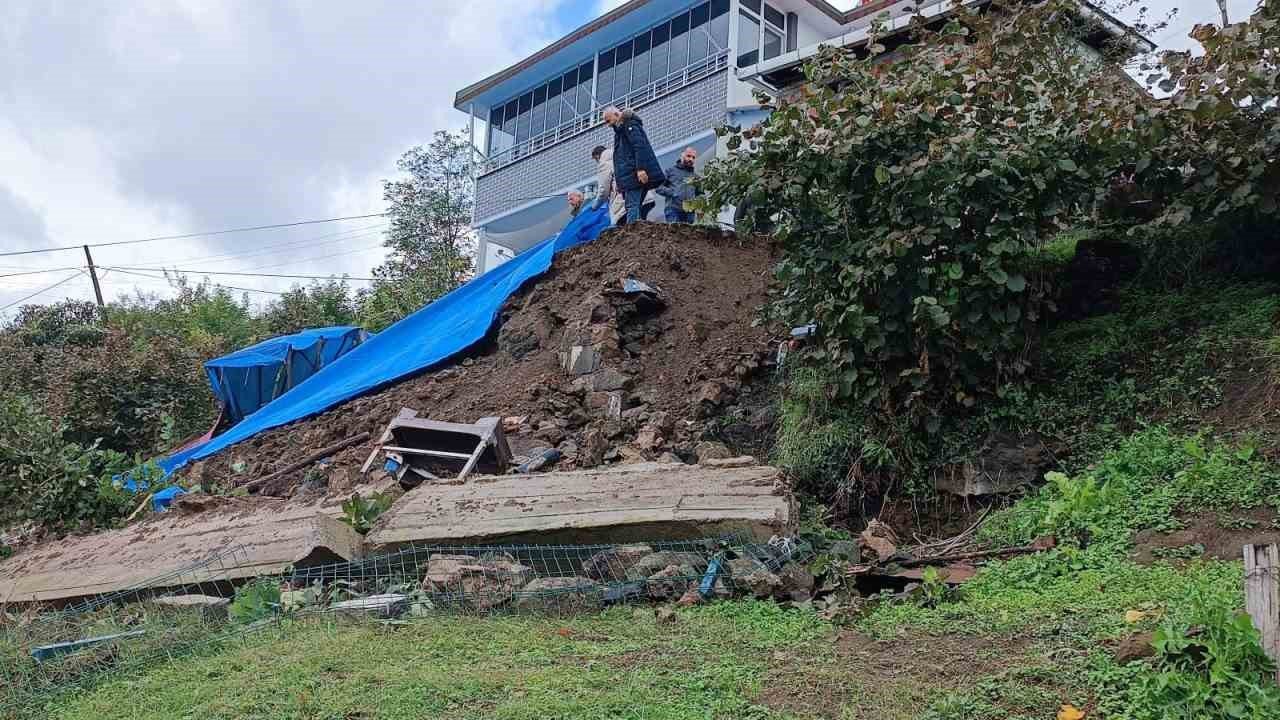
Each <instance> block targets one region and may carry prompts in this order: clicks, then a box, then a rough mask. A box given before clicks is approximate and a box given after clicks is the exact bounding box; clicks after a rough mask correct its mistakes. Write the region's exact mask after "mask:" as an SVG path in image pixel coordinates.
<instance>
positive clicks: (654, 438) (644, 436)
mask: <svg viewBox="0 0 1280 720" xmlns="http://www.w3.org/2000/svg"><path fill="white" fill-rule="evenodd" d="M664 444H666V439H665V438H663V437H662V433H661V432H660V431H659V430H658V429H657V428H655V427H652V426H650V425H646V426H645V427H643V428H641V429H640V432H638V433H636V447H637V448H639V449H640V450H642V451H644V452H653V451H654V450H657V449H659V448H661V447H662V446H663V445H664Z"/></svg>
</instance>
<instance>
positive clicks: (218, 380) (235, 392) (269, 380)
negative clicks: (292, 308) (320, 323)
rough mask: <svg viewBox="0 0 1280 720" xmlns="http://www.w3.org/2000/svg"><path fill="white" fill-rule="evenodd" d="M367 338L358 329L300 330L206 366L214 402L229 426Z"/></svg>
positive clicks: (364, 333) (221, 358)
mask: <svg viewBox="0 0 1280 720" xmlns="http://www.w3.org/2000/svg"><path fill="white" fill-rule="evenodd" d="M366 338H368V334H367V333H366V332H365V331H364V330H361V329H360V328H358V327H329V328H317V329H314V330H303V331H302V332H300V333H296V334H294V335H285V336H282V337H276V338H271V339H270V340H264V341H262V342H260V343H258V344H257V345H251V346H249V347H247V348H244V349H243V350H238V351H236V352H233V353H231V354H230V355H227V356H225V357H220V358H218V359H216V360H210V361H209V362H207V363H205V364H204V369H205V372H207V373H208V374H209V386H210V387H212V388H213V395H214V397H216V398H218V401H219V402H221V403H222V405H223V407H224V408H226V410H225V413H226V416H227V418H228V419H230V420H231V422H233V423H238V422H240V421H241V420H243V419H244V418H246V417H248V416H249V415H252V414H253V413H255V412H257V411H258V409H259V408H261V407H263V406H264V405H266V404H268V403H270V402H271V401H272V400H275V399H276V398H278V397H280V396H281V395H283V394H285V393H286V392H288V391H289V390H291V389H293V388H294V387H296V386H297V385H299V384H301V383H302V382H303V381H305V380H306V379H307V378H309V377H311V376H312V375H315V374H316V373H317V372H319V371H320V370H321V369H322V368H324V367H325V366H326V365H328V364H330V363H332V362H333V361H335V360H337V359H338V358H340V357H342V356H343V355H346V354H347V353H349V352H351V351H352V350H355V349H356V348H357V347H359V346H360V345H361V343H363V342H364V341H365V339H366Z"/></svg>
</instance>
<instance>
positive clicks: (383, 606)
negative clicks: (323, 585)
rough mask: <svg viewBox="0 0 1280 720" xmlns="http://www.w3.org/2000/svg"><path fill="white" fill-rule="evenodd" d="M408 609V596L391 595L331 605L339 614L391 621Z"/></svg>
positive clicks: (372, 596) (374, 596)
mask: <svg viewBox="0 0 1280 720" xmlns="http://www.w3.org/2000/svg"><path fill="white" fill-rule="evenodd" d="M408 607H409V596H408V595H400V594H397V593H389V594H386V595H369V596H367V597H362V598H356V599H355V600H344V601H343V602H338V603H334V604H332V605H330V606H329V609H330V610H331V611H333V612H338V613H350V614H354V615H371V616H373V617H378V618H384V619H391V618H394V617H399V616H400V615H403V614H404V611H405V610H407V609H408Z"/></svg>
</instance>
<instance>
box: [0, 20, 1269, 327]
mask: <svg viewBox="0 0 1280 720" xmlns="http://www.w3.org/2000/svg"><path fill="white" fill-rule="evenodd" d="M623 1H624V0H448V1H446V0H419V1H418V2H403V1H402V0H362V1H361V2H351V1H350V0H345V1H342V2H339V1H337V0H309V1H304V0H3V2H0V252H4V251H12V250H20V249H33V248H44V247H52V246H62V245H74V244H81V243H95V242H110V241H117V240H130V239H136V238H144V237H154V236H158V235H171V234H173V235H176V234H183V233H190V232H201V231H207V230H216V229H222V228H231V227H239V226H250V225H260V224H272V223H283V222H290V221H294V220H303V219H311V218H326V217H336V216H342V215H362V214H367V213H376V212H381V211H383V210H384V209H385V208H384V206H383V204H382V200H381V180H382V179H384V178H388V177H392V176H393V175H394V172H395V160H396V158H397V157H398V156H399V155H400V153H402V152H403V151H404V150H405V149H407V148H408V147H410V146H412V145H414V144H417V143H422V142H427V141H429V139H430V137H431V135H432V133H434V132H435V131H436V130H441V129H457V128H459V127H462V126H463V125H464V124H465V122H466V118H465V116H464V115H463V114H462V113H458V112H456V111H454V110H453V108H452V98H453V94H454V93H455V92H456V91H457V90H458V89H459V88H460V87H462V86H465V85H467V84H470V83H472V82H474V81H476V80H478V79H480V78H482V77H484V76H486V75H488V74H490V73H492V72H495V71H497V70H499V69H501V68H503V67H505V66H507V65H509V64H510V63H512V62H514V61H516V60H518V59H519V58H521V57H523V56H525V55H527V54H529V53H530V52H532V51H534V50H536V49H538V48H540V47H542V46H543V45H545V44H547V43H548V42H551V41H552V40H554V39H555V38H557V37H558V36H560V35H562V34H564V33H565V32H567V31H568V30H570V29H572V28H573V27H576V26H578V25H580V24H582V23H583V22H585V21H587V20H589V19H590V18H591V17H592V16H593V15H595V14H597V13H599V12H600V11H602V10H603V9H607V8H609V7H613V6H616V5H619V4H622V2H623ZM835 4H837V5H842V6H850V5H853V4H856V3H855V2H854V0H843V2H836V3H835ZM1146 4H1147V5H1149V6H1150V7H1151V8H1152V9H1153V10H1154V11H1162V10H1165V9H1167V8H1170V7H1178V8H1180V9H1181V13H1180V15H1179V18H1178V19H1177V20H1175V21H1174V23H1173V25H1172V26H1170V28H1169V29H1168V30H1167V31H1165V33H1164V34H1165V35H1166V36H1165V37H1163V38H1158V39H1160V40H1161V41H1162V44H1163V45H1165V46H1175V47H1176V46H1182V45H1185V44H1187V43H1189V41H1187V40H1186V39H1185V35H1186V32H1187V31H1188V30H1189V29H1190V27H1191V25H1192V24H1193V23H1194V22H1196V21H1209V20H1213V19H1215V18H1217V9H1216V5H1215V3H1214V2H1213V0H1150V2H1148V3H1146ZM1254 4H1255V2H1254V0H1231V3H1230V7H1231V10H1232V12H1233V13H1235V16H1236V17H1239V18H1243V17H1245V16H1246V15H1247V14H1248V12H1249V11H1250V9H1251V8H1252V7H1253V6H1254ZM379 231H380V226H379V221H378V220H377V219H374V220H354V221H348V222H344V223H335V224H329V225H319V226H312V227H308V228H297V229H291V230H277V231H263V232H258V233H248V234H236V235H225V236H221V237H214V238H203V239H192V240H180V241H166V242H160V243H149V244H141V245H132V246H123V247H116V248H100V249H98V250H95V258H94V259H95V260H96V262H97V263H98V264H99V265H104V266H132V267H153V266H159V265H166V266H169V267H190V268H197V269H202V270H222V271H245V272H276V273H286V274H329V273H344V272H345V273H348V274H350V275H353V276H365V275H367V274H368V272H369V269H370V268H371V267H372V266H374V265H376V264H377V263H378V262H379V261H380V260H381V257H382V252H381V250H380V248H379V245H380V235H379ZM82 261H83V255H82V254H80V253H77V252H59V253H42V254H38V255H24V256H18V257H0V276H4V275H7V274H10V273H16V272H24V271H28V270H32V269H43V268H61V267H71V266H76V265H78V264H82ZM73 275H75V271H73V270H67V271H63V272H56V273H47V274H39V275H25V276H11V277H0V307H3V306H5V305H8V304H10V303H12V302H14V301H16V300H19V299H20V298H22V297H24V296H25V295H28V294H30V293H33V292H35V291H37V290H40V289H42V288H44V287H47V286H48V285H50V284H52V283H55V282H57V281H60V280H63V279H66V278H71V277H73ZM216 280H217V281H218V282H222V283H225V284H229V285H236V286H239V287H246V288H258V289H267V290H277V291H278V290H282V289H285V288H287V287H288V286H289V284H291V282H292V281H289V280H274V279H267V278H230V277H223V278H217V279H216ZM356 285H360V283H356ZM104 286H105V287H104V290H105V293H106V294H107V295H108V297H115V296H117V295H119V294H122V293H127V292H131V291H132V290H133V288H135V287H138V288H141V289H144V290H149V291H156V292H162V293H163V292H165V290H166V285H165V283H164V281H163V280H155V279H147V278H143V277H139V276H137V275H125V274H123V273H120V272H111V273H108V274H106V276H105V277H104ZM61 297H77V298H85V299H88V298H91V297H92V291H91V288H90V284H89V281H88V278H87V277H83V276H77V277H74V279H70V280H69V281H68V282H66V283H65V284H64V285H61V286H59V287H57V288H54V289H53V290H51V291H49V292H47V293H44V294H41V295H39V296H38V297H36V298H35V299H33V300H32V302H49V301H53V300H57V299H59V298H61ZM269 297H270V296H268V295H264V294H253V295H251V298H252V299H253V300H254V301H255V302H261V301H263V300H265V299H268V298H269ZM15 309H16V308H15ZM12 311H13V310H12V309H11V310H9V311H7V312H9V313H12ZM0 314H3V313H0Z"/></svg>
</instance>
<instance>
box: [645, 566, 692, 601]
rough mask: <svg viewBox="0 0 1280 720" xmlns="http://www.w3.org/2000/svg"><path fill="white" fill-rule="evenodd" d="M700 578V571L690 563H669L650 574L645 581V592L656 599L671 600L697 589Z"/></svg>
mask: <svg viewBox="0 0 1280 720" xmlns="http://www.w3.org/2000/svg"><path fill="white" fill-rule="evenodd" d="M700 580H701V578H700V577H699V576H698V572H697V571H696V570H694V569H693V567H692V566H690V565H668V566H667V567H665V568H663V569H661V570H659V571H658V572H656V573H654V574H652V575H650V576H649V579H648V580H647V581H645V592H646V593H648V595H649V597H651V598H653V599H654V600H670V599H671V598H678V597H683V596H684V594H685V593H687V592H689V590H691V589H696V584H697V583H698V582H699V581H700Z"/></svg>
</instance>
